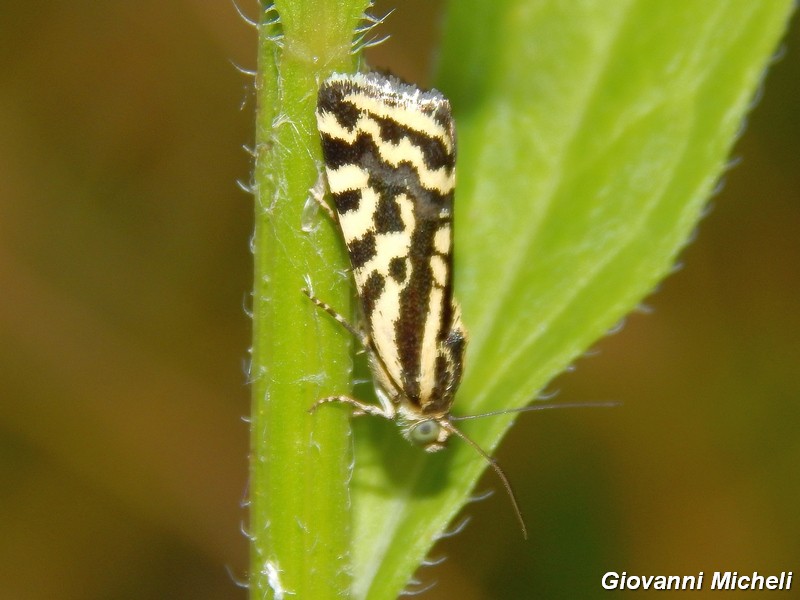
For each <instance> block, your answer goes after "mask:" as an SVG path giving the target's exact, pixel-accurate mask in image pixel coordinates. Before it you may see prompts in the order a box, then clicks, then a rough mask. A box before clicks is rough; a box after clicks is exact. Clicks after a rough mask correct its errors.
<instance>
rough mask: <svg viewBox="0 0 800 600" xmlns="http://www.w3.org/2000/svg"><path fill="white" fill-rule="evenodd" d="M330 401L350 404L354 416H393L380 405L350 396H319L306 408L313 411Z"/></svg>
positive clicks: (388, 417)
mask: <svg viewBox="0 0 800 600" xmlns="http://www.w3.org/2000/svg"><path fill="white" fill-rule="evenodd" d="M330 402H340V403H342V404H349V405H350V406H353V407H355V410H354V411H353V415H354V416H360V415H374V416H376V417H383V418H384V419H391V418H392V417H393V416H394V415H387V414H386V412H384V409H383V408H382V407H380V406H375V405H374V404H367V403H366V402H361V400H356V399H355V398H351V397H350V396H328V397H327V398H320V399H319V400H317V401H316V402H314V405H313V406H312V407H311V408H309V409H308V412H310V413H313V412H315V411H316V410H317V408H319V407H320V406H321V405H322V404H328V403H330Z"/></svg>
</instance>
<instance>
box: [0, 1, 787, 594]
mask: <svg viewBox="0 0 800 600" xmlns="http://www.w3.org/2000/svg"><path fill="white" fill-rule="evenodd" d="M388 4H389V3H388V2H383V3H380V2H379V3H378V6H377V7H376V9H375V12H376V13H379V14H380V13H382V12H385V11H386V10H388V8H389V6H388ZM437 5H438V3H432V2H424V1H422V0H419V1H415V2H404V3H400V8H399V9H398V10H397V11H396V12H395V14H393V15H392V16H391V17H390V18H389V20H388V22H387V25H386V26H385V27H384V28H383V31H384V32H387V33H391V34H392V36H393V37H392V39H391V40H390V41H388V42H386V43H384V44H383V45H382V46H379V47H378V48H376V49H374V50H373V51H372V52H371V54H370V57H371V62H372V64H374V65H377V66H382V67H390V68H392V69H393V70H394V71H396V72H398V73H399V74H401V75H403V76H405V77H407V78H409V79H412V80H416V81H419V82H421V83H427V82H428V81H429V78H428V73H429V72H430V68H431V58H430V51H429V48H430V45H431V44H433V43H434V41H435V37H436V28H437V18H436V9H437ZM243 9H244V10H245V11H246V12H248V11H249V12H250V13H251V14H255V10H256V9H255V3H251V2H248V3H247V4H245V5H244V6H243ZM428 13H429V14H428ZM0 39H2V40H3V42H2V49H3V51H2V53H1V54H0V77H2V83H0V153H2V155H1V156H0V165H2V177H0V208H1V209H2V214H1V216H0V600H5V599H21V600H27V599H36V600H38V599H59V600H61V599H64V600H69V599H95V598H96V599H100V598H103V599H106V598H109V599H117V598H120V599H122V598H125V599H127V598H131V599H133V598H138V599H149V598H152V599H156V598H195V599H201V598H240V599H241V598H244V597H245V592H244V591H243V590H242V589H239V588H237V587H236V585H235V583H234V581H235V580H237V579H242V578H244V576H245V572H246V565H247V547H246V543H245V539H244V537H243V536H242V534H241V533H240V524H241V523H242V522H244V521H245V519H246V514H245V512H244V510H243V509H242V508H241V507H240V503H241V501H242V499H243V497H244V496H245V494H246V484H247V463H246V458H247V446H248V443H247V436H248V432H247V426H246V424H245V423H244V422H242V417H244V416H245V415H246V414H247V411H248V407H249V400H248V389H247V386H246V385H245V381H244V380H245V378H244V375H243V372H242V364H243V362H244V360H245V357H246V355H247V354H246V349H247V347H248V345H249V339H248V338H249V326H250V324H249V320H248V318H247V316H246V315H245V312H244V308H243V307H244V306H246V305H247V303H248V289H249V279H250V269H251V257H250V254H249V251H248V237H249V235H250V232H251V228H252V223H251V220H252V219H251V199H250V198H249V197H248V196H247V195H245V194H244V193H242V192H241V191H240V190H238V189H237V188H236V186H235V184H234V181H235V180H236V179H241V180H245V181H246V180H247V179H248V177H249V173H250V168H251V166H250V160H249V157H248V155H247V154H246V153H245V152H244V151H243V150H242V149H241V146H242V144H246V143H248V144H249V143H251V140H252V136H253V134H252V120H253V108H254V104H253V94H252V90H251V85H250V79H249V78H248V77H246V76H243V75H241V74H240V73H238V72H237V71H236V70H235V69H234V68H233V67H232V66H231V62H234V63H237V64H240V65H242V66H244V67H247V68H252V67H253V66H254V64H255V58H254V52H255V32H254V31H253V30H252V29H250V28H249V27H247V26H246V25H245V24H244V23H243V22H242V21H241V20H240V19H239V17H238V16H237V14H236V11H235V10H234V8H233V6H232V5H231V4H230V3H229V2H227V1H221V2H213V3H212V2H203V1H201V0H183V1H179V0H173V1H167V2H163V1H159V2H155V1H152V0H143V1H140V2H135V3H131V2H109V3H105V2H74V3H62V4H59V3H55V4H53V3H44V2H40V1H31V2H27V3H23V2H20V3H13V4H12V3H5V5H4V6H3V17H2V19H0ZM798 97H800V28H798V25H797V19H795V22H794V24H793V30H792V32H791V34H790V36H789V38H788V39H787V41H786V43H785V44H784V46H783V50H782V52H781V58H780V59H779V60H777V62H776V64H775V65H774V66H773V69H772V71H771V72H770V75H769V77H768V78H767V81H766V86H765V92H764V95H763V97H762V98H761V99H760V100H759V102H758V105H757V107H756V109H755V111H754V112H753V113H752V114H751V116H750V119H749V124H748V127H747V129H746V131H745V133H744V135H743V136H742V138H741V139H740V140H739V142H738V144H737V148H736V151H735V153H734V155H735V156H736V157H740V158H741V159H742V160H741V162H740V164H739V165H738V166H736V167H735V168H733V169H731V170H730V171H729V172H728V174H727V175H726V176H725V185H724V187H722V190H721V191H720V192H719V193H718V194H717V195H716V196H715V197H714V199H713V201H712V204H711V211H710V214H709V216H708V217H707V218H706V219H705V220H704V221H703V223H702V224H701V226H700V229H699V235H698V237H697V239H696V240H695V241H694V242H693V243H692V244H691V246H690V247H689V248H688V249H687V250H686V251H685V252H684V253H683V255H682V257H681V263H682V264H683V265H684V266H683V269H682V270H681V271H680V272H678V273H677V274H675V275H673V276H672V277H670V278H669V279H668V280H667V281H666V282H664V283H663V284H662V287H661V290H660V291H659V292H658V293H657V294H654V295H653V296H652V297H650V298H649V299H648V300H647V304H648V306H649V307H651V308H652V312H651V314H648V315H643V314H635V315H633V316H632V317H630V318H629V319H628V321H627V325H626V326H625V327H624V329H623V330H622V331H621V332H620V333H618V334H616V335H614V336H611V337H608V338H606V339H604V340H602V341H601V342H600V343H599V344H597V348H596V350H597V351H598V352H597V353H596V354H595V355H593V356H592V357H590V358H584V359H581V360H580V361H578V363H577V370H576V371H575V372H574V373H571V374H567V375H564V376H562V377H560V378H559V380H558V381H557V382H555V383H554V384H553V385H552V386H551V388H552V389H559V390H561V394H560V396H559V398H560V399H563V400H592V399H614V400H620V401H622V403H623V405H622V406H621V407H619V408H617V409H615V410H614V412H613V414H612V415H611V416H609V415H608V413H605V414H597V413H595V412H594V411H561V412H556V413H551V414H535V415H528V416H526V417H524V418H521V419H520V420H519V422H518V424H517V426H516V427H515V428H514V430H513V431H512V433H511V435H510V436H509V437H508V438H507V440H506V442H505V443H504V445H503V446H502V448H501V451H500V454H499V458H500V460H501V462H502V463H503V465H504V467H505V468H506V470H507V471H508V474H509V477H510V478H511V480H512V481H513V482H514V483H515V485H516V487H517V493H518V496H519V498H520V500H521V501H522V503H523V511H524V512H525V513H526V514H527V516H528V521H529V525H530V528H531V530H532V539H531V540H530V541H528V542H527V543H525V542H523V541H522V540H521V539H520V536H519V535H518V531H517V529H516V525H515V523H514V517H513V515H512V514H511V511H510V510H508V507H507V503H506V501H505V500H504V499H502V498H491V499H489V500H486V501H484V502H480V503H477V504H474V505H471V506H470V507H469V508H468V510H467V511H466V512H467V513H468V514H470V515H472V516H473V520H472V522H471V523H470V525H469V526H468V527H467V528H466V530H465V531H464V532H463V533H461V534H460V535H458V536H456V537H455V538H452V539H449V540H446V541H444V542H442V543H440V544H439V545H438V546H437V547H436V548H435V549H434V555H435V556H441V555H446V556H447V557H448V560H447V561H446V562H445V563H444V564H442V565H440V566H437V567H431V568H429V569H427V570H423V571H421V572H420V574H419V575H420V579H421V580H422V582H423V583H429V582H432V581H434V580H436V581H438V585H437V586H436V587H435V588H434V589H433V590H432V591H431V592H429V593H428V594H427V595H426V596H425V597H427V598H437V599H438V598H453V597H459V598H465V599H472V598H474V599H484V598H486V599H488V598H529V597H538V598H575V597H583V598H593V597H600V596H601V595H603V592H602V589H601V588H600V583H599V580H600V577H601V576H602V574H603V573H604V572H606V571H608V570H616V571H623V570H624V571H628V572H629V573H640V574H642V573H643V574H678V575H684V574H696V573H697V572H698V571H701V570H703V571H706V572H710V571H713V570H715V569H721V570H738V571H740V572H748V571H750V572H752V571H753V570H760V571H762V572H767V573H772V572H780V571H782V570H795V571H797V572H796V573H795V578H796V579H797V581H796V583H795V587H796V588H800V564H799V563H798V559H800V514H799V513H798V510H797V505H798V500H800V438H799V437H798V435H797V432H798V431H800V409H799V408H798V406H799V405H798V400H800V341H798V334H800V300H799V299H798V295H800V241H799V240H798V238H799V237H800V203H799V202H798V200H800V192H798V190H800V160H799V159H798V155H800V111H798V106H797V98H798ZM598 412H604V411H598ZM485 485H486V486H489V487H496V482H495V481H494V480H490V479H487V480H486V482H485ZM606 594H607V593H606ZM742 594H743V593H742ZM773 594H777V595H778V596H777V597H790V595H791V593H789V594H788V595H787V594H786V593H779V592H773ZM734 595H735V594H734ZM638 597H647V594H646V593H643V592H638ZM698 597H699V596H698Z"/></svg>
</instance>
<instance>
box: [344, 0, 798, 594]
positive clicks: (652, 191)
mask: <svg viewBox="0 0 800 600" xmlns="http://www.w3.org/2000/svg"><path fill="white" fill-rule="evenodd" d="M792 6H793V3H792V2H791V0H771V1H770V2H751V1H749V0H706V1H704V2H697V1H696V0H674V1H672V2H662V1H660V0H629V1H622V0H617V1H615V2H559V1H556V0H552V1H546V0H535V1H530V0H505V1H495V2H482V1H479V0H458V1H453V2H451V3H450V7H449V12H448V15H447V20H446V27H445V39H444V48H443V55H442V61H441V66H440V69H439V73H440V75H439V79H438V82H439V86H438V87H439V89H441V90H442V91H443V92H445V93H446V94H447V95H448V96H449V97H450V99H451V101H452V104H453V107H454V110H455V113H456V120H457V127H458V136H459V160H458V190H457V196H456V217H455V218H456V227H455V232H456V245H455V254H456V294H457V297H458V299H459V300H460V301H461V303H462V306H463V309H464V321H465V323H466V325H467V327H468V329H469V331H470V334H471V340H470V346H469V350H468V356H467V370H466V377H465V380H464V383H463V385H462V387H461V390H460V391H459V394H458V397H457V400H456V403H455V406H454V408H453V412H454V414H456V415H464V414H470V413H476V412H484V411H489V410H498V409H503V408H512V407H519V406H523V405H525V404H527V403H528V402H529V401H530V400H531V399H532V398H534V397H535V396H536V393H537V391H538V390H541V389H542V388H543V387H544V386H545V385H546V384H547V383H548V381H550V380H551V379H552V378H554V377H555V376H556V375H557V374H559V373H560V372H561V371H562V370H564V369H565V368H566V367H567V366H568V365H569V364H571V363H572V362H573V361H574V360H575V359H576V358H578V357H579V356H580V355H581V354H582V353H583V352H585V351H586V349H587V348H588V347H589V346H590V345H591V344H592V343H593V342H595V341H596V340H597V339H598V338H600V337H602V336H603V334H604V332H606V331H607V330H608V329H609V328H611V327H612V326H613V325H614V324H615V323H616V322H618V321H619V320H620V319H621V318H622V317H623V316H624V315H625V314H626V313H627V312H629V311H630V310H631V309H633V308H634V307H636V305H637V304H638V303H639V302H640V301H641V299H642V298H643V297H644V296H646V295H647V294H648V293H649V292H650V291H651V290H653V288H654V286H655V285H656V284H657V283H658V282H659V281H660V280H661V279H662V278H663V277H664V276H666V275H667V274H668V273H669V272H670V270H671V268H672V265H673V264H674V262H675V258H676V255H677V254H678V252H679V251H680V250H681V248H682V247H683V246H684V245H685V244H686V243H687V240H688V239H689V237H690V235H691V232H692V231H693V229H694V228H695V227H696V225H697V222H698V219H699V218H700V216H701V214H702V212H703V207H704V205H705V203H706V201H707V199H708V198H709V196H710V194H711V193H712V192H713V189H714V186H715V184H716V182H717V180H718V179H719V177H720V174H721V173H722V171H723V170H724V168H725V165H726V160H727V156H728V152H729V150H730V148H731V145H732V143H733V141H734V140H735V137H736V135H737V132H738V131H739V129H740V128H741V126H742V122H743V117H744V115H745V113H746V112H747V110H748V108H749V105H750V102H751V101H752V98H753V97H754V95H755V91H756V89H757V87H758V85H759V83H760V80H761V77H762V75H763V72H764V69H765V67H766V65H767V64H768V62H769V59H770V57H771V55H772V53H773V52H774V50H775V47H776V45H777V43H778V41H779V39H780V36H781V34H782V32H783V30H784V27H785V24H786V21H787V19H788V17H789V15H790V12H791V10H792ZM401 9H402V7H401ZM511 421H512V417H511V416H502V417H495V418H489V419H483V420H476V421H469V422H466V423H465V424H464V425H463V430H464V432H465V433H467V434H468V435H469V436H470V437H471V438H472V439H474V440H475V441H476V442H477V443H478V444H479V445H480V446H481V447H483V448H484V449H486V450H487V451H491V450H493V449H494V448H495V447H496V445H497V444H498V442H499V440H500V439H501V437H502V435H503V434H504V433H505V431H506V430H507V428H508V427H509V425H510V423H511ZM353 428H354V430H355V432H356V444H355V448H356V464H357V468H356V470H355V473H354V476H353V482H352V486H351V489H352V502H353V509H354V524H353V528H354V529H353V534H352V536H353V538H352V545H351V551H352V567H351V568H352V572H353V576H354V583H353V585H354V588H353V590H354V591H353V595H354V597H356V598H370V599H375V600H377V599H385V598H395V597H396V596H397V595H398V594H399V593H400V592H401V591H402V590H403V589H404V587H405V586H406V584H407V582H408V581H409V578H410V577H411V575H412V574H413V573H414V571H415V570H416V568H417V567H418V565H419V564H420V562H421V561H422V560H423V559H424V557H425V555H426V554H427V552H428V551H429V549H430V547H431V545H432V544H433V543H434V542H435V540H436V538H437V536H438V535H439V534H440V533H441V531H442V530H443V529H444V528H445V527H446V525H447V523H448V522H450V521H451V519H452V518H453V516H454V515H456V514H457V513H458V511H459V510H460V508H461V507H462V506H463V505H464V503H465V502H466V500H467V498H468V496H469V494H470V491H471V490H472V488H473V486H474V484H475V482H476V481H477V478H478V477H479V476H480V475H481V473H482V472H483V471H484V469H485V468H486V463H485V462H484V461H483V460H482V459H481V458H480V457H479V456H478V455H477V454H476V453H475V452H474V450H473V449H471V448H469V447H468V446H466V445H465V444H463V443H460V441H459V440H453V443H451V447H450V448H449V450H448V451H447V452H444V453H441V454H440V455H424V454H423V453H420V451H419V450H418V449H416V448H412V447H410V446H409V445H408V444H407V443H406V442H405V441H403V440H402V439H401V438H400V436H399V434H398V433H397V432H395V431H392V429H393V426H392V424H390V423H384V422H381V421H380V420H377V419H366V418H361V419H357V420H355V421H354V422H353ZM496 501H498V502H500V501H502V499H498V500H496ZM509 510H510V508H509Z"/></svg>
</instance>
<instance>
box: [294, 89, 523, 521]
mask: <svg viewBox="0 0 800 600" xmlns="http://www.w3.org/2000/svg"><path fill="white" fill-rule="evenodd" d="M316 118H317V128H318V130H319V133H320V137H321V139H322V154H323V159H324V164H325V172H326V175H327V181H328V188H329V190H330V195H331V198H332V200H333V210H331V209H330V208H329V207H328V208H326V210H327V211H328V212H329V214H330V215H331V217H332V218H333V219H335V220H336V221H337V222H338V224H339V227H340V229H341V233H342V236H343V238H344V242H345V245H346V246H347V252H348V254H349V256H350V263H351V267H352V273H353V279H354V281H355V284H356V290H357V295H358V300H359V304H360V312H361V317H362V319H361V327H359V328H356V327H354V326H352V325H350V324H349V323H348V322H347V321H346V320H345V319H344V318H342V317H341V316H340V315H339V314H338V313H337V312H336V311H335V310H333V309H332V308H331V307H330V306H329V305H327V304H325V303H324V302H322V301H321V300H319V299H317V298H315V297H314V296H313V295H312V294H311V293H310V292H309V291H307V290H304V291H305V292H306V294H307V295H308V296H309V297H310V298H311V299H312V301H313V302H314V303H316V304H317V305H318V306H320V307H321V308H322V309H324V310H325V311H327V312H328V313H330V314H331V315H332V316H333V317H334V318H335V319H336V320H337V321H339V322H340V323H342V325H344V327H346V328H347V329H348V330H349V331H351V332H352V333H353V334H354V335H355V336H356V337H357V338H359V339H360V340H361V343H362V344H363V346H364V348H365V349H366V350H367V352H368V356H369V363H370V367H371V370H372V374H373V379H374V381H375V392H376V395H377V398H378V401H379V405H375V404H371V403H366V402H363V401H361V400H358V399H355V398H352V397H350V396H344V395H338V396H329V397H326V398H322V399H320V400H319V401H317V403H316V404H315V405H314V407H313V409H316V407H318V406H319V405H321V404H324V403H328V402H341V403H345V404H349V405H351V406H353V407H355V409H356V411H357V412H358V413H365V414H370V415H377V416H381V417H384V418H386V419H391V420H394V421H396V422H397V423H398V424H399V426H400V430H401V432H402V434H403V436H405V437H406V438H407V439H408V440H409V441H411V442H412V443H413V444H415V445H418V446H421V447H422V448H424V449H425V450H426V451H428V452H437V451H440V450H442V449H443V448H444V447H445V445H446V444H447V440H448V438H449V437H450V436H451V435H455V436H457V437H459V438H461V439H463V440H464V441H465V442H467V443H468V444H469V445H470V446H472V447H473V448H474V449H475V450H476V451H477V452H478V453H479V454H480V455H481V456H482V457H483V458H484V459H485V460H486V461H487V462H488V464H489V465H490V466H491V467H492V468H493V469H494V471H495V472H496V473H497V475H498V476H499V477H500V479H501V481H502V483H503V486H504V487H505V489H506V491H507V492H508V495H509V497H510V498H511V502H512V504H513V507H514V511H515V513H516V515H517V518H518V519H519V522H520V525H521V527H522V532H523V535H524V536H526V535H527V534H526V528H525V523H524V521H523V518H522V515H521V512H520V510H519V506H518V505H517V501H516V499H515V497H514V494H513V492H512V490H511V485H510V483H509V482H508V479H507V478H506V475H505V474H504V473H503V471H502V469H501V468H500V467H499V465H498V464H497V463H496V462H495V460H494V459H492V458H491V457H490V456H489V455H488V454H487V453H486V452H485V451H484V450H482V449H481V448H480V447H479V446H478V445H477V444H476V443H475V442H473V441H472V440H471V439H470V438H468V437H467V436H466V435H464V434H463V433H462V432H461V431H459V430H458V429H457V428H456V427H455V426H454V425H453V421H454V420H457V418H455V417H453V416H451V414H450V410H451V407H452V405H453V400H454V398H455V393H456V390H457V389H458V386H459V384H460V383H461V377H462V373H463V365H464V353H465V350H466V346H467V332H466V329H465V327H464V324H463V323H462V321H461V309H460V308H459V305H458V302H457V301H456V300H455V298H454V297H453V268H452V265H453V194H454V190H455V183H456V173H455V168H456V165H455V163H456V141H455V128H454V124H453V117H452V114H451V110H450V102H449V101H448V100H447V98H445V97H444V96H443V95H442V94H441V93H439V92H438V91H436V90H430V91H426V90H421V89H419V88H417V87H415V86H413V85H409V84H406V83H404V82H402V81H400V80H399V79H397V78H395V77H392V76H389V75H383V74H379V73H357V74H352V75H342V74H334V75H332V76H331V77H329V78H328V79H327V80H325V81H324V82H323V83H322V85H321V86H320V89H319V96H318V102H317V111H316ZM321 205H322V206H323V207H327V205H326V204H325V203H324V202H322V203H321ZM313 409H312V410H313ZM462 418H464V417H462Z"/></svg>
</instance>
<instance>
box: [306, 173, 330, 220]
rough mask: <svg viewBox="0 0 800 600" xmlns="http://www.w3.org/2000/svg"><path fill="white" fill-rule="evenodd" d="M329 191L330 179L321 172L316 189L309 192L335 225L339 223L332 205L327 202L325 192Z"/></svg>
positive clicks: (315, 185)
mask: <svg viewBox="0 0 800 600" xmlns="http://www.w3.org/2000/svg"><path fill="white" fill-rule="evenodd" d="M327 189H328V179H327V178H326V177H325V173H324V172H320V174H319V177H318V178H317V181H316V183H315V184H314V187H312V188H311V189H310V190H308V191H309V193H310V194H311V199H312V200H314V202H316V203H317V206H319V207H320V208H321V209H322V210H324V211H325V214H327V215H328V217H329V218H330V220H331V221H333V222H334V223H336V222H337V219H336V213H334V212H333V209H332V208H331V205H330V204H328V203H327V202H325V190H327Z"/></svg>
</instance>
